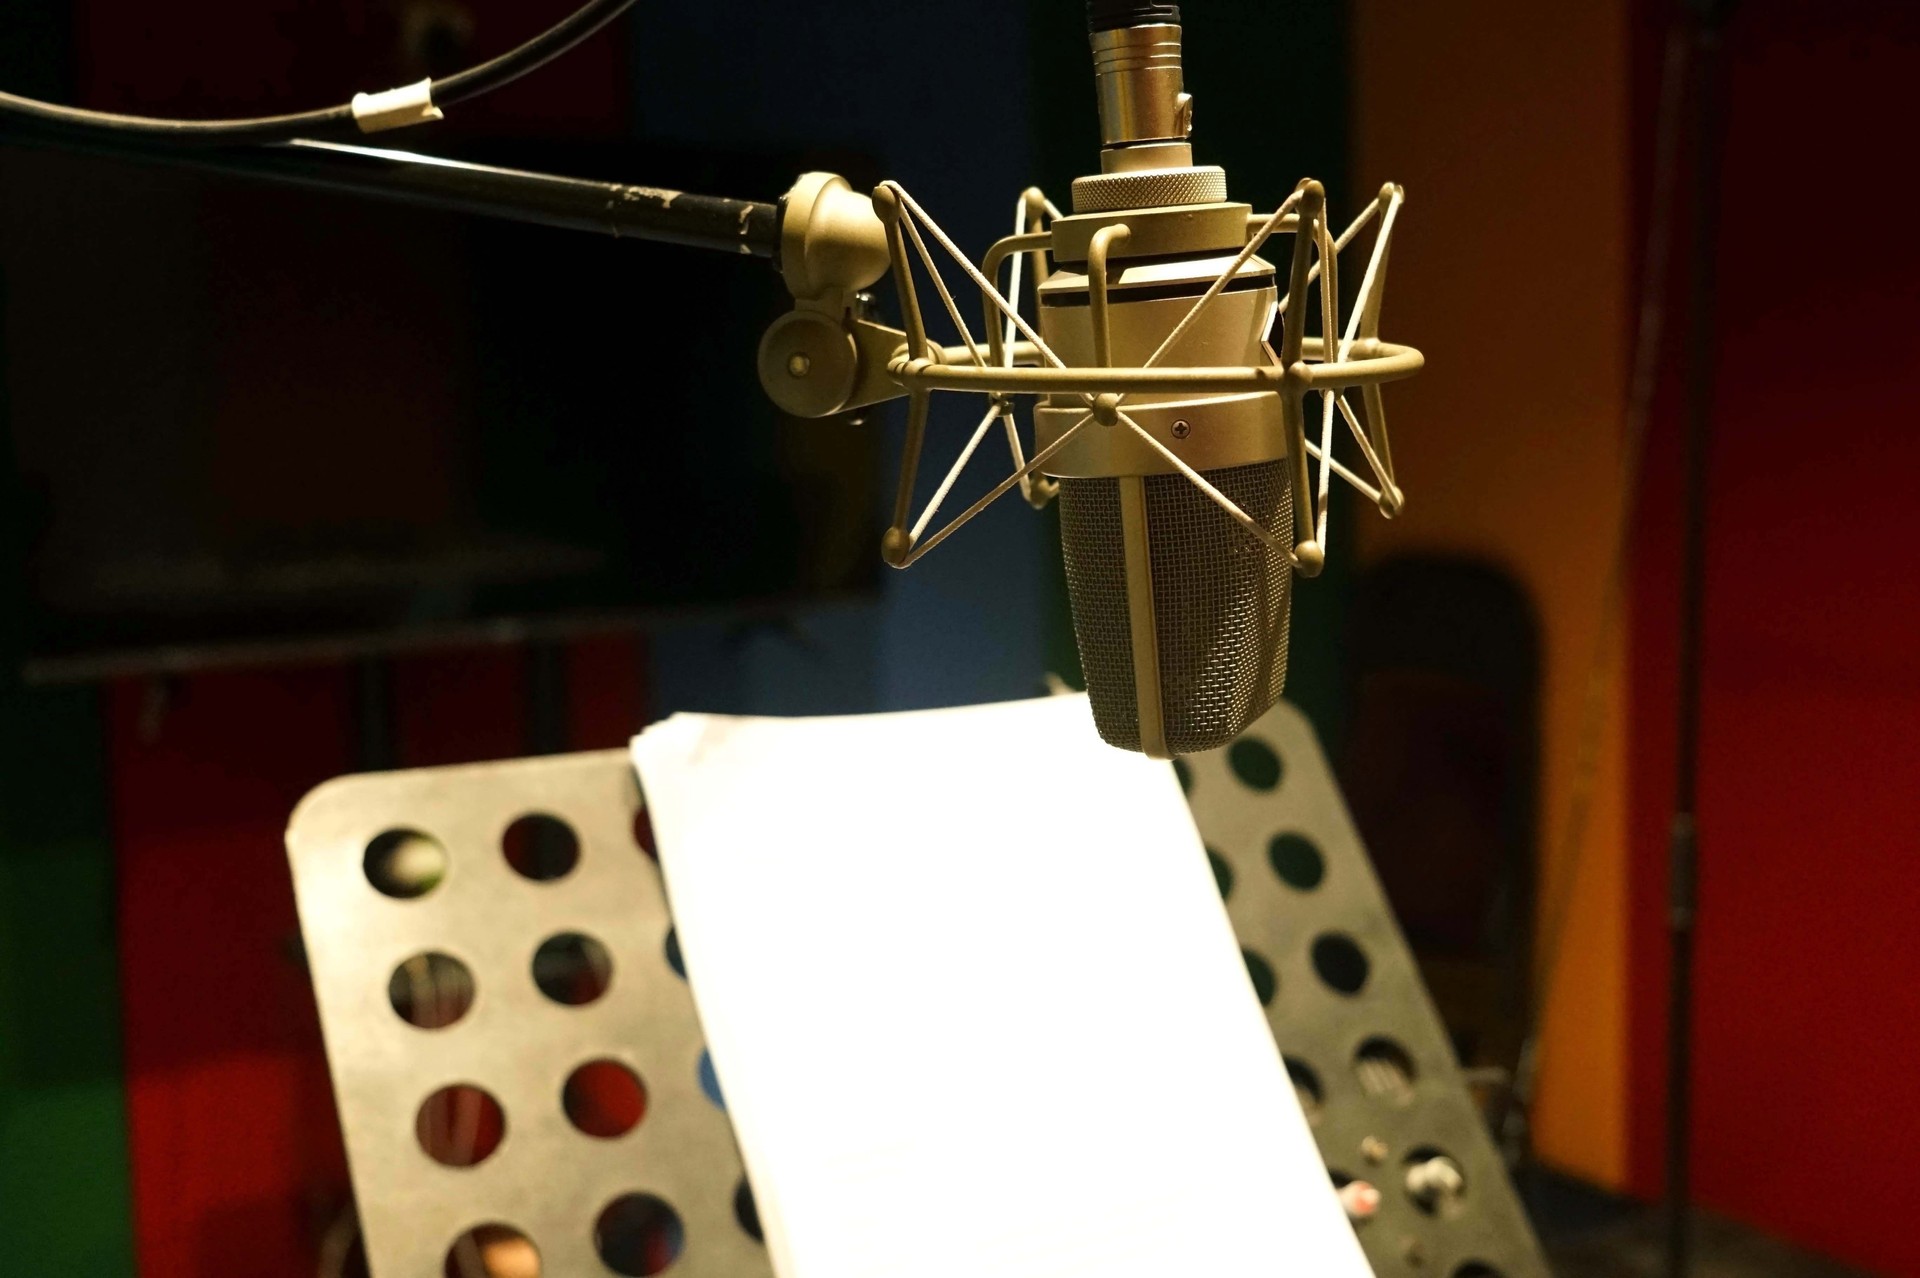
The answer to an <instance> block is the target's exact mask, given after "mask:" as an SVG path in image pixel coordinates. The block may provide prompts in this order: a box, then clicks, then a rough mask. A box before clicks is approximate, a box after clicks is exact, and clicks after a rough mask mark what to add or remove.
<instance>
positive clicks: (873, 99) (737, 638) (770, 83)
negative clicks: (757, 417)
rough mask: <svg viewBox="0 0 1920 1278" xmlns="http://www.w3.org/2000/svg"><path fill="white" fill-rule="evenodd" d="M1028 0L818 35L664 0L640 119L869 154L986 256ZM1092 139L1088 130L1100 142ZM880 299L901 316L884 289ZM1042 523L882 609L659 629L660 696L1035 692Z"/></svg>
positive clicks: (840, 22) (879, 424) (952, 431)
mask: <svg viewBox="0 0 1920 1278" xmlns="http://www.w3.org/2000/svg"><path fill="white" fill-rule="evenodd" d="M1028 8H1029V7H1028V5H1027V4H1026V3H1025V2H1024V0H985V2H983V3H978V4H973V5H970V6H965V7H963V8H961V9H959V10H954V9H951V8H948V7H946V6H934V5H926V6H921V5H900V4H897V3H884V4H883V3H880V2H879V0H836V2H835V3H834V4H833V7H832V12H833V22H832V24H831V31H830V32H823V31H822V30H821V29H820V28H819V27H818V26H817V25H816V24H815V23H814V22H813V21H812V20H811V17H810V15H811V14H813V13H816V12H817V10H816V9H815V8H814V6H809V5H796V4H792V3H774V2H772V0H739V2H737V3H731V4H724V5H722V4H705V5H671V6H669V5H660V6H652V7H649V8H648V9H647V11H646V12H645V13H644V14H643V15H642V16H641V17H640V18H639V19H638V20H637V21H636V22H635V23H634V28H635V32H636V35H635V44H634V54H633V56H634V68H633V79H634V82H635V85H636V89H635V93H636V97H637V102H636V113H637V116H638V119H639V128H640V131H641V133H642V135H643V136H646V137H648V138H650V139H658V140H661V141H667V142H678V143H685V144H692V145H700V144H713V145H720V144H725V145H727V146H733V147H738V146H742V145H746V146H756V145H764V146H766V147H769V148H773V147H787V148H793V149H813V150H821V151H835V150H839V151H846V152H855V153H863V154H867V155H871V156H873V157H875V158H876V159H877V160H879V161H880V162H881V172H882V173H883V174H884V175H886V176H888V177H891V178H894V179H896V180H898V181H899V182H900V183H901V184H902V185H903V186H905V187H906V189H907V190H908V191H910V192H911V193H912V194H913V195H914V197H915V198H916V199H917V200H919V201H920V203H921V205H922V206H923V207H925V208H926V210H927V211H928V212H929V213H930V214H932V215H933V216H934V218H935V219H936V220H938V221H939V222H940V224H941V225H942V226H943V227H944V228H945V229H946V230H947V231H948V233H949V234H951V235H952V236H953V238H954V240H955V242H956V243H957V244H958V245H959V246H960V247H961V248H962V249H964V250H965V251H966V252H968V253H969V254H971V255H973V256H975V257H976V258H977V257H978V255H979V254H980V253H981V252H983V251H984V250H985V248H986V247H987V245H988V244H990V243H992V242H993V240H994V239H996V238H997V237H999V236H1001V235H1004V234H1006V233H1007V232H1008V231H1009V230H1011V229H1012V217H1013V208H1014V203H1015V200H1016V198H1017V196H1018V194H1019V192H1020V191H1021V190H1022V189H1024V188H1025V187H1026V186H1028V185H1031V184H1032V183H1033V182H1034V181H1036V180H1037V178H1038V176H1039V175H1038V174H1037V173H1035V172H1034V171H1033V165H1032V150H1033V148H1032V146H1031V144H1030V142H1029V138H1030V136H1031V134H1032V132H1033V126H1032V108H1031V105H1030V102H1029V94H1028V84H1029V82H1030V78H1031V77H1030V70H1029V64H1028V50H1029V46H1030V32H1029V27H1028V21H1029V18H1028ZM956 15H957V16H956ZM1087 92H1088V94H1089V95H1091V88H1090V87H1088V88H1087ZM1092 145H1093V139H1092V138H1089V139H1088V146H1089V151H1088V154H1089V156H1091V155H1092V154H1093V152H1092V150H1091V148H1092ZM936 251H937V250H936ZM950 278H952V279H955V280H957V279H958V276H957V274H956V275H954V276H951V277H950ZM882 299H883V300H882V306H883V308H885V309H887V310H888V312H889V313H891V310H890V308H891V306H892V300H891V289H890V288H888V289H883V290H882ZM751 354H752V353H751V352H750V351H742V352H741V359H740V370H741V372H740V375H741V376H742V377H751V376H752V375H753V374H752V371H751V370H752V364H751ZM981 409H982V404H981V401H979V400H978V399H977V398H974V397H967V398H964V399H962V398H960V397H957V396H956V397H951V398H950V399H948V400H947V402H944V403H940V402H936V405H935V413H934V419H933V424H932V429H931V430H930V432H929V440H928V452H927V458H926V462H925V463H924V464H923V466H922V472H923V474H922V478H923V480H924V481H925V483H924V484H923V489H922V491H923V494H924V492H925V491H928V490H929V489H930V488H931V485H932V483H933V481H934V478H935V476H937V475H938V474H939V473H940V472H942V471H944V469H945V466H946V464H947V461H948V459H951V458H952V457H953V456H954V455H955V454H956V452H957V450H958V449H959V447H960V444H961V441H962V440H963V439H964V437H965V432H966V431H968V430H969V429H970V428H971V427H972V425H973V424H974V422H976V421H977V420H978V415H979V413H980V411H981ZM903 417H904V411H903V408H902V406H901V405H899V404H895V405H892V406H889V407H888V408H887V409H885V410H884V411H882V412H879V413H876V414H875V415H874V417H873V418H872V420H871V422H870V426H869V428H870V429H874V430H879V431H882V432H884V433H885V436H886V439H887V446H888V457H887V463H886V479H887V484H886V486H887V488H888V490H889V491H890V488H891V484H892V477H893V474H894V471H895V468H896V467H897V464H898V453H899V447H900V437H901V435H902V433H903ZM1008 464H1009V463H1008V462H1007V458H1006V452H1005V449H1004V447H1003V448H1001V449H1000V450H999V451H998V452H994V451H992V450H990V449H989V448H987V447H984V446H983V447H982V449H981V451H980V455H979V456H978V457H976V459H975V461H974V464H973V466H972V468H970V470H969V472H968V474H967V476H966V477H965V478H964V479H963V480H962V482H961V486H960V487H959V488H957V489H956V490H955V493H954V495H953V499H952V501H951V503H950V506H949V509H960V508H964V505H965V503H966V502H967V501H970V500H972V498H973V496H976V495H978V494H979V493H981V492H983V491H985V489H986V488H987V487H988V486H989V485H990V484H991V483H992V482H994V481H995V480H996V479H998V478H999V477H1000V476H1001V475H1003V474H1004V473H1005V470H1006V469H1007V466H1008ZM928 471H932V472H933V474H932V475H928V474H926V472H928ZM1050 535H1051V534H1050V533H1049V524H1048V521H1046V520H1045V519H1043V518H1041V517H1039V516H1036V515H1035V514H1034V512H1033V511H1031V510H1029V509H1028V508H1027V507H1026V505H1025V504H1024V503H1023V502H1021V501H1020V500H1019V498H1018V497H1017V496H1014V497H1011V498H1009V499H1007V500H1006V501H1004V502H1002V503H1000V504H998V505H997V506H995V507H994V508H993V509H991V510H989V511H988V512H986V513H985V514H983V515H982V516H981V517H980V519H978V520H977V521H976V522H975V523H974V524H973V525H971V526H969V527H968V528H967V529H966V530H965V531H964V532H963V533H961V534H960V535H957V536H955V537H954V538H953V539H952V540H951V541H949V542H947V543H945V544H944V545H942V546H941V547H940V548H939V549H938V550H936V551H934V552H933V553H932V554H930V555H928V556H927V558H926V559H924V560H922V561H921V562H920V563H918V564H916V565H915V566H914V567H913V568H911V569H908V570H906V571H905V572H893V571H891V570H889V571H888V572H887V573H886V576H885V579H884V582H883V586H884V594H883V597H882V599H881V600H880V602H878V603H877V604H871V605H865V604H863V605H844V606H837V607H829V608H820V609H814V610H810V611H807V612H805V613H803V614H801V615H799V616H797V617H796V618H794V619H793V621H792V622H791V624H787V625H781V626H774V627H753V628H741V627H737V626H733V625H727V624H711V625H692V626H686V627H681V628H676V629H672V630H668V631H666V632H663V633H661V634H659V635H658V636H657V637H656V640H655V646H654V682H655V686H654V689H653V693H654V696H653V705H654V707H655V709H656V711H657V712H658V713H661V714H665V713H670V712H672V711H674V710H707V711H719V712H732V713H764V714H819V713H843V712H857V711H869V710H898V709H909V708H916V707H924V706H937V705H954V704H959V703H964V702H978V701H993V700H1004V699H1007V698H1012V697H1023V696H1032V695H1036V694H1037V693H1039V692H1040V691H1041V690H1042V682H1043V676H1044V673H1045V669H1046V659H1045V655H1044V653H1045V647H1046V628H1047V625H1048V620H1047V618H1048V605H1047V603H1046V599H1047V589H1046V582H1047V580H1048V576H1047V574H1048V572H1049V571H1050V570H1049V568H1048V566H1047V565H1048V562H1049V558H1050V557H1052V556H1055V555H1057V553H1058V552H1057V550H1055V549H1054V548H1053V547H1052V546H1051V545H1049V539H1050ZM874 554H875V556H876V557H877V556H878V554H879V544H878V540H877V538H876V541H875V544H874Z"/></svg>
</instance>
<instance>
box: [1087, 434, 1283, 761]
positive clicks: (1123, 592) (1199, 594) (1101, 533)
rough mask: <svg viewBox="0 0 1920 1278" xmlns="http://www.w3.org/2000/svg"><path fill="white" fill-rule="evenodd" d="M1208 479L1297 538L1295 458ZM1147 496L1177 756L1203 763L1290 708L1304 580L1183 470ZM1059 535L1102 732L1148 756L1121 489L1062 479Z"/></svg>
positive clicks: (1165, 700)
mask: <svg viewBox="0 0 1920 1278" xmlns="http://www.w3.org/2000/svg"><path fill="white" fill-rule="evenodd" d="M1206 477H1207V482H1209V483H1211V484H1212V485H1213V486H1214V487H1216V488H1218V489H1219V490H1220V491H1221V492H1222V493H1224V494H1226V496H1228V497H1229V498H1231V499H1232V500H1233V501H1234V502H1235V504H1237V505H1238V506H1239V507H1240V508H1241V509H1242V510H1244V511H1246V512H1247V513H1248V514H1249V515H1252V516H1253V517H1254V518H1255V519H1257V520H1259V521H1260V523H1261V525H1262V526H1263V527H1265V528H1266V529H1267V530H1268V531H1270V532H1274V533H1277V534H1280V535H1281V536H1283V537H1284V536H1285V535H1286V534H1287V533H1288V532H1289V531H1290V530H1291V528H1292V520H1293V490H1292V486H1291V485H1290V484H1289V482H1288V479H1287V467H1286V463H1285V462H1284V461H1272V462H1256V463H1253V464H1251V465H1247V466H1231V467H1227V468H1224V469H1221V470H1214V471H1208V472H1206ZM1145 488H1146V506H1147V543H1148V548H1149V557H1150V559H1151V562H1152V566H1153V607H1154V631H1155V634H1156V636H1157V639H1158V642H1159V647H1160V654H1159V655H1160V692H1161V705H1162V715H1163V717H1164V718H1165V721H1166V722H1165V726H1166V735H1167V748H1168V750H1169V751H1171V752H1172V753H1174V754H1196V753H1198V752H1200V751H1203V750H1212V749H1215V748H1217V747H1219V746H1223V745H1225V744H1226V743H1227V742H1229V741H1231V740H1233V738H1235V737H1237V736H1239V735H1240V733H1241V731H1242V730H1244V729H1245V728H1246V726H1247V725H1248V724H1250V723H1252V722H1253V721H1254V720H1255V719H1257V718H1259V717H1260V716H1261V715H1263V714H1265V713H1266V712H1267V711H1268V710H1269V709H1271V708H1272V707H1273V704H1274V702H1276V701H1278V700H1279V699H1280V690H1281V688H1282V687H1283V686H1284V685H1285V683H1286V677H1287V629H1288V622H1289V620H1290V608H1289V604H1290V602H1291V598H1292V592H1293V573H1292V571H1291V570H1290V569H1289V568H1288V566H1287V560H1286V557H1285V556H1284V555H1280V554H1277V553H1275V552H1273V551H1271V550H1268V549H1267V548H1266V547H1265V546H1263V545H1261V544H1260V543H1258V542H1256V541H1254V540H1253V539H1252V538H1251V537H1249V536H1248V535H1247V534H1246V533H1245V532H1244V531H1243V530H1242V529H1241V528H1240V526H1239V525H1238V524H1236V523H1234V522H1233V520H1232V518H1231V517H1229V516H1228V515H1227V513H1226V512H1225V511H1223V510H1221V509H1220V508H1219V507H1218V506H1216V505H1214V503H1213V501H1212V499H1210V498H1209V497H1208V496H1207V495H1206V494H1205V493H1203V492H1201V491H1200V490H1199V489H1198V488H1195V487H1194V486H1193V484H1192V483H1190V482H1188V480H1187V478H1186V477H1185V476H1184V475H1177V474H1176V475H1149V476H1147V478H1146V481H1145ZM1060 535H1061V548H1062V551H1063V556H1064V558H1065V561H1066V569H1067V592H1068V595H1069V597H1070V599H1071V601H1072V604H1073V628H1074V634H1075V637H1076V638H1077V639H1078V641H1079V645H1080V664H1081V666H1082V668H1083V670H1084V671H1085V673H1086V678H1087V696H1088V699H1089V700H1090V701H1091V702H1092V703H1093V720H1094V726H1095V727H1097V728H1098V729H1099V731H1100V736H1101V737H1102V738H1103V739H1104V740H1106V741H1107V742H1108V743H1109V744H1111V745H1116V746H1119V747H1121V748H1122V749H1126V750H1138V749H1139V748H1140V717H1139V706H1138V704H1137V702H1136V701H1135V697H1134V686H1133V658H1134V653H1133V639H1132V629H1131V627H1130V626H1129V624H1128V614H1127V580H1126V550H1125V543H1124V541H1123V540H1122V535H1121V530H1120V488H1119V484H1118V483H1117V482H1116V481H1114V480H1112V479H1062V480H1061V481H1060Z"/></svg>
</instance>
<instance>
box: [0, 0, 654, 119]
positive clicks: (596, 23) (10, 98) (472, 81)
mask: <svg viewBox="0 0 1920 1278" xmlns="http://www.w3.org/2000/svg"><path fill="white" fill-rule="evenodd" d="M633 3H634V0H587V3H585V4H583V5H581V6H580V7H579V8H578V9H576V10H574V12H573V13H571V14H570V15H568V16H567V17H566V18H563V19H562V20H561V21H559V22H557V23H555V24H554V25H553V26H551V27H548V28H547V29H546V30H545V31H542V32H541V33H540V34H539V35H537V36H535V37H533V39H531V40H529V41H527V42H526V43H525V44H522V45H520V46H519V47H518V48H516V49H511V50H509V51H508V52H506V53H503V54H501V55H500V56H499V57H497V58H494V59H492V60H491V61H489V62H483V63H481V64H480V65H479V66H476V67H468V68H467V69H466V70H465V71H461V72H457V73H456V74H454V75H450V76H447V77H446V78H445V79H441V80H435V81H434V82H433V102H434V105H435V106H440V107H449V106H454V105H456V104H458V103H461V102H466V101H469V100H471V99H473V98H477V97H479V96H480V95H482V94H484V93H491V92H492V91H493V90H495V89H497V88H500V87H501V86H502V85H505V84H511V83H512V82H513V81H515V80H517V79H519V78H520V77H521V76H523V75H525V74H527V72H529V71H532V70H534V69H536V68H538V67H541V66H544V65H545V64H546V63H548V62H551V61H552V60H553V59H554V58H557V57H559V56H560V55H561V54H563V53H565V52H566V51H567V50H568V49H571V48H572V47H573V46H574V45H576V44H578V43H580V42H581V41H582V40H584V39H586V38H587V37H588V36H590V35H592V34H593V33H594V32H596V31H598V30H599V29H600V28H601V27H604V26H606V25H607V23H609V22H612V21H613V20H614V19H615V18H617V17H619V16H620V15H621V14H622V13H625V12H626V11H627V10H628V9H629V8H631V7H632V6H633ZM8 120H16V121H21V122H25V123H31V124H36V125H42V126H50V127H54V128H60V129H67V130H72V131H77V132H81V133H93V134H99V135H105V136H109V137H113V138H116V139H119V140H121V141H150V142H161V143H183V144H189V145H201V146H223V145H236V144H256V143H266V142H286V141H290V140H291V139H294V138H316V137H327V136H330V135H337V134H340V133H357V132H358V131H359V124H358V121H357V120H356V119H355V117H354V113H353V104H352V103H342V104H341V105H339V106H332V107H322V108H320V109H319V110H314V111H299V112H295V113H293V114H291V115H267V116H257V117H253V118H250V119H237V120H168V119H159V118H155V117H152V116H142V115H116V114H114V113H113V112H110V111H89V110H86V109H84V108H82V107H69V106H59V105H57V104H55V103H52V102H40V101H37V100H35V99H33V98H23V97H19V96H16V95H15V94H11V93H0V122H5V121H8Z"/></svg>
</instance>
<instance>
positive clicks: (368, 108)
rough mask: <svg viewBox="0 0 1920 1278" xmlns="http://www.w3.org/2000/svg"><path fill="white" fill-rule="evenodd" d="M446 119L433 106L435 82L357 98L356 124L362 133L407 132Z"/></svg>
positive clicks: (427, 81) (356, 95) (428, 81)
mask: <svg viewBox="0 0 1920 1278" xmlns="http://www.w3.org/2000/svg"><path fill="white" fill-rule="evenodd" d="M445 118H446V115H445V113H444V112H442V111H441V110H440V108H439V107H437V106H435V105H434V104H433V81H432V80H422V81H420V82H419V83H418V84H407V85H402V86H401V87H400V88H398V89H388V90H387V91H386V92H384V93H356V94H354V95H353V120H354V123H355V124H358V125H359V126H360V131H361V132H362V133H381V132H384V131H386V130H387V129H404V128H406V127H407V126H408V125H409V124H427V123H430V122H432V121H434V120H441V119H445Z"/></svg>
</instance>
